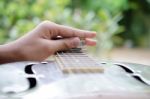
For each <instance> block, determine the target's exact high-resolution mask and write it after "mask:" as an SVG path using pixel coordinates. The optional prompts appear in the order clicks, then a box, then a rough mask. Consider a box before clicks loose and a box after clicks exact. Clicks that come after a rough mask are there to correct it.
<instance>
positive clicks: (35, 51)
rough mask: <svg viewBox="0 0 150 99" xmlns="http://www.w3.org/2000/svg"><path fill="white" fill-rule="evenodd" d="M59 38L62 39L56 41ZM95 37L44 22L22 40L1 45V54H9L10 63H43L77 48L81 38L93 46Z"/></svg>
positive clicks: (92, 34) (77, 30)
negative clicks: (4, 52)
mask: <svg viewBox="0 0 150 99" xmlns="http://www.w3.org/2000/svg"><path fill="white" fill-rule="evenodd" d="M58 36H61V37H62V39H58V40H54V39H55V38H57V37H58ZM95 36H96V33H95V32H90V31H84V30H79V29H75V28H71V27H67V26H63V25H58V24H56V23H53V22H50V21H44V22H42V23H41V24H39V25H38V26H37V27H36V28H35V29H33V30H32V31H30V32H29V33H27V34H26V35H24V36H23V37H21V38H20V39H18V40H16V41H14V42H11V43H9V44H6V45H1V47H0V53H1V52H2V51H3V50H5V51H6V52H7V53H8V57H7V55H6V56H5V57H6V58H7V59H8V61H42V60H44V59H46V58H47V57H49V56H50V55H52V54H54V53H55V52H56V51H60V50H67V49H70V48H75V47H77V46H78V45H79V43H80V38H84V39H85V43H86V45H90V46H93V45H95V44H96V42H95V41H94V40H92V39H90V38H93V37H95ZM11 58H13V59H11ZM7 59H6V61H7ZM0 60H2V59H1V58H0ZM3 61H4V59H3Z"/></svg>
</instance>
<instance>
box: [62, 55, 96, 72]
mask: <svg viewBox="0 0 150 99" xmlns="http://www.w3.org/2000/svg"><path fill="white" fill-rule="evenodd" d="M73 54H77V55H73ZM73 54H72V53H63V54H62V55H61V57H64V58H68V59H69V61H72V60H76V59H78V60H79V59H81V58H83V54H81V53H80V54H79V53H73ZM86 58H87V59H84V60H83V61H84V63H85V61H86V62H87V63H88V64H90V65H91V66H94V65H95V64H92V63H91V59H89V58H88V56H86ZM87 60H88V61H87ZM65 61H66V60H64V61H63V63H65ZM71 63H72V62H71ZM71 63H70V62H69V64H71ZM94 63H95V62H94ZM73 65H74V64H73ZM78 65H79V66H81V68H82V65H83V64H81V62H80V61H79V64H78V63H77V62H76V64H75V66H74V68H75V67H77V66H78ZM84 65H87V64H84ZM85 68H86V67H85ZM75 70H78V69H75ZM80 71H82V72H90V71H91V72H93V70H90V69H89V67H88V69H87V70H86V69H85V70H84V69H83V68H82V69H81V70H80Z"/></svg>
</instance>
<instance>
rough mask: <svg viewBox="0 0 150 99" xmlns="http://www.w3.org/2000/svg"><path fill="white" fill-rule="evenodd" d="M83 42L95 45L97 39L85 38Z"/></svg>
mask: <svg viewBox="0 0 150 99" xmlns="http://www.w3.org/2000/svg"><path fill="white" fill-rule="evenodd" d="M85 43H86V45H88V46H95V45H96V44H97V41H96V40H92V39H86V40H85Z"/></svg>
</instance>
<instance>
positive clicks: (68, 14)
mask: <svg viewBox="0 0 150 99" xmlns="http://www.w3.org/2000/svg"><path fill="white" fill-rule="evenodd" d="M149 16H150V2H149V0H0V43H1V44H2V43H4V42H9V41H12V40H14V39H17V38H18V37H20V36H21V35H23V34H24V33H27V32H28V31H30V30H31V29H33V28H34V27H35V26H36V25H37V24H39V23H40V22H41V21H42V20H50V21H53V22H56V23H59V24H64V25H69V26H72V27H77V28H81V29H87V30H93V31H97V32H98V36H97V40H98V46H97V48H96V49H97V51H99V50H103V49H104V50H106V49H108V50H109V49H111V48H112V47H114V46H122V45H127V46H129V45H130V46H131V47H134V46H139V47H140V46H142V47H150V43H149V44H148V43H147V42H150V41H149V39H150V29H149V27H150V18H149Z"/></svg>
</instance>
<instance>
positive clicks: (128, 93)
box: [0, 48, 150, 99]
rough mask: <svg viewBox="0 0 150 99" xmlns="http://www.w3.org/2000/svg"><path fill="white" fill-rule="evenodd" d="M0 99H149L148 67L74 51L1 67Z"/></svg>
mask: <svg viewBox="0 0 150 99" xmlns="http://www.w3.org/2000/svg"><path fill="white" fill-rule="evenodd" d="M0 99H150V67H149V66H145V65H140V64H133V63H119V62H111V61H106V62H104V61H97V60H95V59H93V58H91V57H89V56H88V55H87V54H86V53H85V52H84V51H83V49H82V48H74V49H70V50H68V51H65V52H57V53H56V54H55V59H54V60H51V61H46V62H17V63H9V64H4V65H1V66H0Z"/></svg>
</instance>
